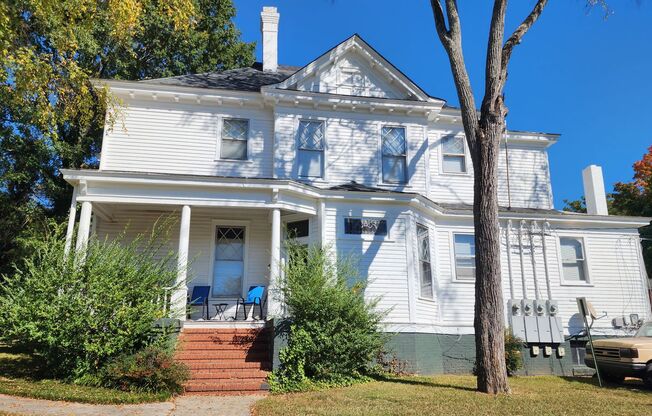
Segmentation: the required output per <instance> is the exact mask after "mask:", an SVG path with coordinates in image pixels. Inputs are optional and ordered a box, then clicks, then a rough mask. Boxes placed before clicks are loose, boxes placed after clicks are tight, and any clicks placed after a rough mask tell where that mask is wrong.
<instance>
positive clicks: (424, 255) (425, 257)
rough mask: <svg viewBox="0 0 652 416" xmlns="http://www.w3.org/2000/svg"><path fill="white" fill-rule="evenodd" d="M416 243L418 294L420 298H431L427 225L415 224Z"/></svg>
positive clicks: (430, 269)
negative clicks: (417, 252) (419, 286)
mask: <svg viewBox="0 0 652 416" xmlns="http://www.w3.org/2000/svg"><path fill="white" fill-rule="evenodd" d="M417 243H418V248H417V249H418V250H419V275H420V276H419V280H420V284H421V289H420V292H419V293H420V295H421V297H422V298H427V299H432V297H433V287H432V286H433V285H432V266H431V264H430V237H429V236H428V227H426V226H424V225H421V224H417Z"/></svg>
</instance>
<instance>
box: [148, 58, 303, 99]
mask: <svg viewBox="0 0 652 416" xmlns="http://www.w3.org/2000/svg"><path fill="white" fill-rule="evenodd" d="M299 68H300V67H298V66H287V65H279V66H278V70H277V71H275V72H267V71H265V72H263V65H262V64H261V63H260V62H256V63H255V64H253V65H252V66H250V67H246V68H237V69H228V70H226V71H214V72H204V73H203V74H188V75H179V76H176V77H168V78H155V79H146V80H143V81H140V82H141V83H145V84H157V85H175V86H180V87H195V88H208V89H222V90H236V91H252V92H259V91H260V87H263V86H265V85H272V84H278V83H279V82H281V81H283V80H285V79H286V78H287V77H289V76H290V75H292V74H293V73H295V72H296V71H297V70H298V69H299Z"/></svg>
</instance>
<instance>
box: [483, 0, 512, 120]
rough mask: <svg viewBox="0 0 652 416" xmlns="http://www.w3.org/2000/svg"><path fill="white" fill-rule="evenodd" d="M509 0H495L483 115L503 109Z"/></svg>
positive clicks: (488, 46)
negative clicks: (503, 71)
mask: <svg viewBox="0 0 652 416" xmlns="http://www.w3.org/2000/svg"><path fill="white" fill-rule="evenodd" d="M506 10H507V0H495V1H494V8H493V13H492V14H491V25H490V26H489V40H488V42H487V61H486V64H485V93H484V98H483V100H482V116H483V117H488V116H492V115H497V114H498V113H499V112H501V111H502V105H500V104H499V102H498V101H499V100H501V97H502V92H503V87H504V85H505V82H504V80H503V79H502V77H501V75H502V56H503V39H504V36H505V13H506Z"/></svg>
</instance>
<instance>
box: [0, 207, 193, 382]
mask: <svg viewBox="0 0 652 416" xmlns="http://www.w3.org/2000/svg"><path fill="white" fill-rule="evenodd" d="M169 229H170V224H169V221H166V220H163V221H160V222H159V224H158V225H157V226H155V227H154V228H153V231H152V232H151V233H150V234H147V235H140V236H138V237H137V238H136V239H134V240H132V241H126V240H125V239H124V237H121V238H118V239H117V240H112V241H99V240H97V239H91V240H90V241H89V242H88V245H87V248H86V249H85V250H83V252H80V253H71V254H69V255H67V254H66V249H65V238H64V232H63V227H62V226H60V225H56V224H52V225H50V226H49V227H48V232H47V233H45V234H44V235H42V236H40V237H38V238H34V239H31V240H29V241H27V242H24V243H25V244H26V246H28V247H29V249H30V251H31V253H32V255H31V256H30V257H29V258H28V259H27V260H26V261H25V262H24V265H22V266H20V267H19V268H17V269H16V271H15V273H14V274H13V275H11V276H6V277H5V279H6V281H5V284H4V285H3V286H2V287H0V328H2V331H0V342H3V343H6V344H7V345H9V346H11V347H12V348H15V349H20V350H22V351H28V352H30V353H32V354H34V355H36V356H38V357H40V358H42V360H43V362H44V366H45V368H46V371H47V372H48V373H49V374H52V375H53V376H54V377H55V378H58V379H62V380H65V381H68V382H74V383H77V384H85V385H94V386H108V387H114V388H115V387H118V388H122V389H125V390H131V391H152V392H157V391H176V390H179V389H180V388H181V384H182V383H183V382H184V381H185V379H186V378H187V369H185V368H183V367H181V364H178V363H176V362H174V361H173V346H174V345H173V342H172V338H171V337H170V336H169V334H168V333H167V331H166V330H159V331H157V330H154V328H153V324H154V322H155V321H157V320H160V319H165V318H170V317H172V315H171V313H173V312H174V311H172V312H171V311H170V310H169V309H167V308H165V307H164V302H165V299H166V296H167V294H168V293H169V291H170V288H172V289H173V288H174V286H175V281H176V276H177V262H176V255H175V254H174V252H173V251H171V250H169V249H168V248H167V242H168V241H169V240H168V238H167V235H166V234H167V232H168V231H169ZM152 349H154V350H156V351H157V352H156V353H149V355H148V357H149V358H151V357H152V356H154V357H156V359H140V360H139V359H138V355H139V354H140V355H142V354H143V353H142V352H143V351H145V350H148V351H151V350H152ZM131 355H135V356H136V358H134V359H133V360H129V359H128V358H126V357H129V356H131ZM125 362H129V363H131V366H126V365H121V363H125ZM137 364H138V365H139V366H140V367H139V368H134V366H135V365H137ZM169 366H173V369H174V370H175V371H166V369H167V368H168V367H169ZM125 368H127V369H130V370H131V371H126V370H125ZM118 370H120V371H118ZM177 370H178V371H177ZM127 373H128V374H127ZM120 374H123V376H122V379H119V378H120V377H119V375H120ZM134 374H139V377H140V378H141V379H140V380H135V381H134V380H133V375H134ZM130 377H131V378H130ZM145 379H146V380H145Z"/></svg>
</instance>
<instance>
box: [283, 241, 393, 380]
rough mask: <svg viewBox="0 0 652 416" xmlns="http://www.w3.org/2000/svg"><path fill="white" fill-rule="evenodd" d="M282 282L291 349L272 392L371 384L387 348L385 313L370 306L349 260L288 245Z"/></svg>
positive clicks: (372, 303) (375, 304)
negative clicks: (376, 362) (382, 324)
mask: <svg viewBox="0 0 652 416" xmlns="http://www.w3.org/2000/svg"><path fill="white" fill-rule="evenodd" d="M286 252H287V259H288V261H287V266H286V267H285V270H284V274H283V275H284V276H283V278H282V279H281V282H280V285H279V287H280V290H281V292H282V294H283V298H284V299H283V300H284V302H285V304H286V306H287V308H288V312H289V319H288V321H287V322H286V328H287V330H288V345H287V347H286V348H284V349H283V350H281V352H280V355H279V358H280V362H281V365H280V367H279V369H278V370H276V371H274V373H273V374H272V375H271V377H270V386H271V388H272V391H276V392H281V391H300V390H309V389H312V388H318V387H322V386H341V385H348V384H353V383H355V382H358V381H362V380H367V379H368V376H369V375H371V374H372V373H374V371H375V368H374V366H373V360H374V358H375V357H376V356H377V355H378V353H379V352H380V351H381V349H382V348H383V345H384V343H385V341H386V339H385V335H384V334H383V333H381V331H380V330H379V325H380V321H381V319H382V316H383V315H382V314H381V313H379V312H378V311H376V306H377V303H378V302H377V300H372V301H368V300H366V299H365V296H364V284H363V282H361V281H360V280H359V279H358V278H357V268H356V267H354V264H353V261H352V260H351V259H347V260H341V259H338V260H332V258H331V256H330V250H329V249H328V248H326V249H322V248H319V247H315V246H311V247H305V246H301V245H299V244H296V243H293V242H289V243H288V244H287V248H286Z"/></svg>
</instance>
